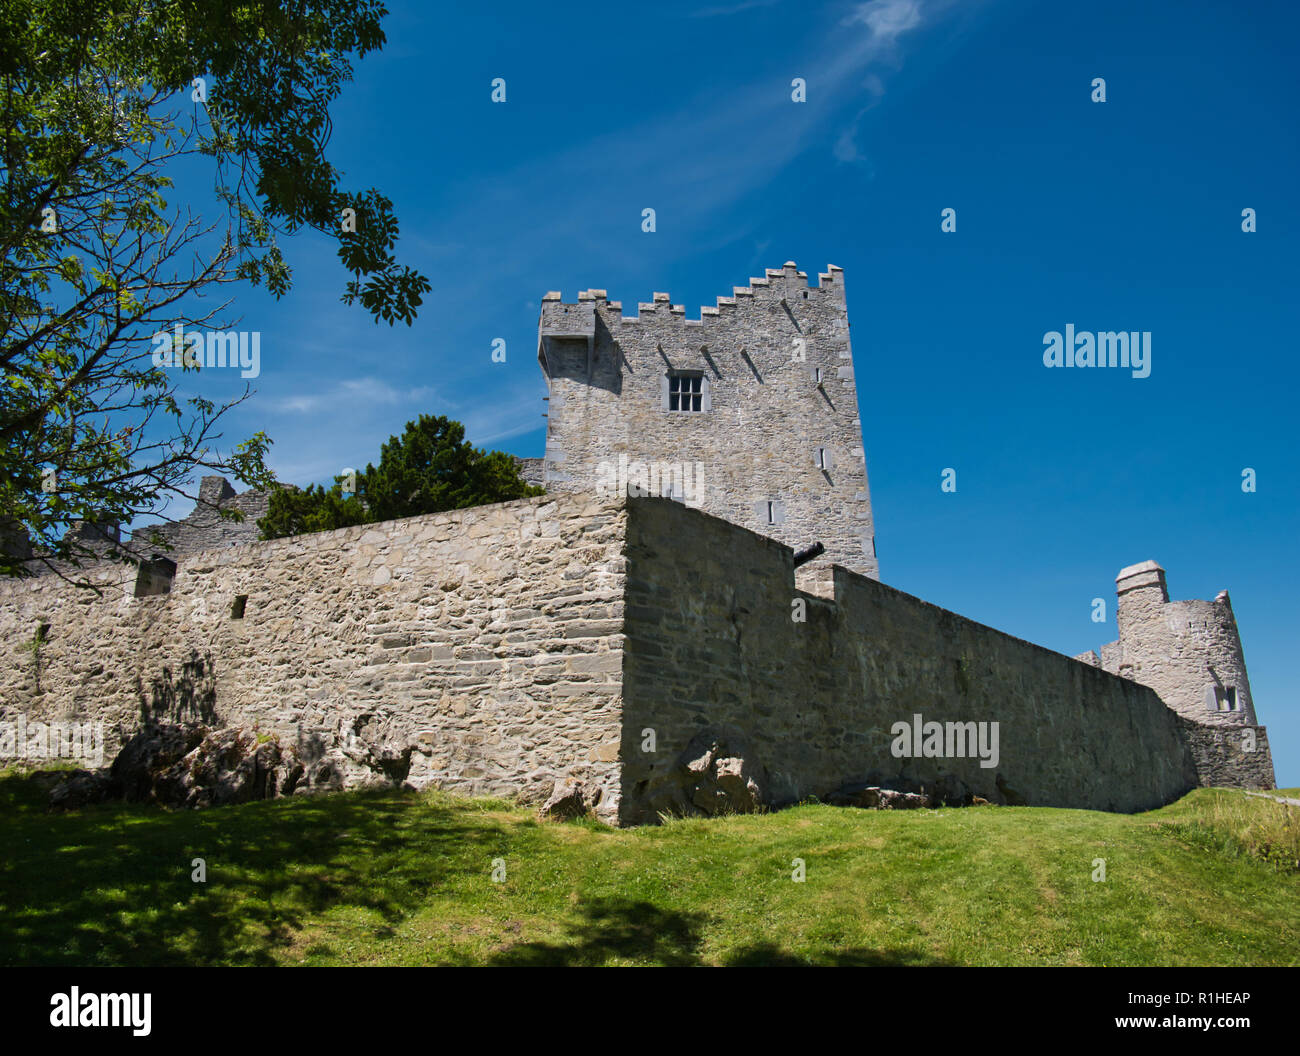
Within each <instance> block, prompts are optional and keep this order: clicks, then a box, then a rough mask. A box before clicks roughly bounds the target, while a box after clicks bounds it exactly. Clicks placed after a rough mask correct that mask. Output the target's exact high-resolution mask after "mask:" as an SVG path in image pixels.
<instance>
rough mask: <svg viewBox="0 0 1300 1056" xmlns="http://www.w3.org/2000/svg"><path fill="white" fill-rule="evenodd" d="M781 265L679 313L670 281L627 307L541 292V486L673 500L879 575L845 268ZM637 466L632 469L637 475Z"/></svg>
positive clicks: (823, 580)
mask: <svg viewBox="0 0 1300 1056" xmlns="http://www.w3.org/2000/svg"><path fill="white" fill-rule="evenodd" d="M819 283H820V284H819V285H818V286H810V285H809V284H808V279H807V276H806V275H805V274H804V273H803V272H801V271H799V270H798V269H797V268H796V266H795V264H794V263H793V262H787V263H786V265H785V266H784V267H783V268H779V269H768V270H767V272H766V274H765V275H764V276H762V277H760V278H752V279H750V280H749V285H748V286H743V287H736V288H735V289H734V291H733V293H732V295H731V296H727V297H719V298H718V299H717V304H716V306H706V307H704V308H702V309H700V317H699V318H698V319H687V318H686V313H685V309H684V308H683V306H682V305H677V304H673V303H671V301H670V299H669V296H668V294H666V293H656V294H654V295H653V298H652V299H651V300H650V301H647V302H644V303H641V304H639V305H637V306H636V309H635V311H634V312H629V313H627V314H625V313H624V310H623V306H622V303H621V302H619V301H610V300H608V299H607V297H606V293H605V291H604V290H586V291H584V292H582V293H580V294H579V295H578V300H577V301H576V302H567V303H566V302H565V301H564V300H562V298H561V295H560V294H559V293H556V292H552V293H548V294H546V296H545V298H544V299H543V301H542V310H541V320H540V324H539V329H538V361H539V363H540V364H541V367H542V370H543V372H544V373H545V375H546V379H547V384H548V386H549V389H550V395H549V409H548V417H547V438H546V456H545V485H546V487H547V488H548V489H550V490H552V491H555V490H574V491H587V492H593V491H595V492H597V493H600V494H608V493H610V492H613V491H615V490H620V489H625V488H626V487H627V486H628V485H629V484H630V485H632V486H633V488H634V489H635V488H636V487H637V486H638V484H639V485H640V487H641V489H642V490H640V491H637V490H633V492H632V493H633V494H646V493H649V494H652V495H655V496H664V497H676V498H678V499H679V500H680V501H683V502H685V503H686V504H687V505H689V506H693V507H695V508H698V509H701V510H704V511H705V512H707V513H711V514H713V515H715V516H718V517H721V518H723V519H725V520H728V521H731V522H732V523H734V524H738V525H742V526H744V527H746V528H750V529H752V530H754V531H757V532H759V533H761V534H763V535H766V536H769V537H770V538H773V539H778V540H780V541H781V542H783V543H786V544H788V545H789V546H791V547H793V548H794V549H802V548H804V547H807V546H809V545H811V544H812V543H814V542H817V541H820V542H822V543H824V544H825V546H826V553H825V555H824V556H823V557H821V558H819V559H817V560H815V561H813V562H811V563H810V564H808V565H806V566H804V567H802V568H800V569H799V573H798V578H799V583H800V585H801V587H804V588H806V589H809V590H815V591H817V592H818V593H821V594H828V593H829V592H830V591H831V589H832V582H831V572H830V570H831V566H832V564H840V565H843V566H844V567H845V568H849V569H852V570H853V571H855V572H858V573H861V574H862V575H866V576H870V577H872V578H878V577H879V564H878V562H877V560H876V552H875V530H874V525H873V519H872V512H871V499H870V492H869V489H868V485H867V467H866V459H865V451H864V445H863V441H862V426H861V422H860V420H859V418H858V399H857V386H856V381H855V378H854V369H853V354H852V349H851V347H850V343H849V320H848V310H847V305H846V301H845V292H844V273H843V271H842V270H841V269H840V268H837V267H833V266H832V267H831V268H830V269H829V270H828V271H827V272H826V273H825V274H822V275H820V276H819ZM642 474H644V475H642Z"/></svg>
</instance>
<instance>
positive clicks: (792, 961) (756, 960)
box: [723, 943, 958, 968]
mask: <svg viewBox="0 0 1300 1056" xmlns="http://www.w3.org/2000/svg"><path fill="white" fill-rule="evenodd" d="M723 964H724V965H725V966H726V967H728V968H819V967H825V968H916V967H941V968H953V967H957V966H958V962H956V961H949V960H945V959H943V958H942V957H931V956H930V955H929V954H926V953H920V952H918V951H916V950H872V949H867V948H865V947H857V948H852V949H845V950H831V951H829V952H826V953H818V954H812V955H810V956H807V957H800V956H797V955H795V954H792V953H790V952H789V951H788V950H783V949H781V947H779V946H774V945H772V944H770V943H762V944H759V945H757V946H749V947H746V948H745V949H743V950H736V951H735V952H733V953H730V954H728V955H727V957H726V959H725V960H724V961H723Z"/></svg>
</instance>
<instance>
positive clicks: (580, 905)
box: [0, 775, 1300, 965]
mask: <svg viewBox="0 0 1300 1056" xmlns="http://www.w3.org/2000/svg"><path fill="white" fill-rule="evenodd" d="M45 801H46V793H45V790H44V789H43V788H42V787H40V779H37V778H33V777H31V776H15V775H10V776H6V777H0V812H2V813H0V817H3V819H4V820H3V822H2V823H0V826H2V828H0V833H2V835H3V847H4V857H3V864H0V963H3V964H6V965H29V964H54V965H122V964H134V965H169V964H174V965H185V964H723V965H732V964H879V965H885V964H917V965H922V964H1067V965H1068V964H1087V965H1107V964H1113V965H1148V964H1150V965H1157V964H1158V965H1168V964H1213V965H1251V964H1268V965H1294V964H1297V963H1298V961H1300V951H1298V950H1297V944H1296V936H1297V935H1298V934H1300V872H1297V871H1296V869H1295V868H1294V867H1293V863H1292V866H1291V867H1288V863H1286V862H1280V861H1272V862H1269V861H1263V860H1260V858H1259V857H1256V856H1255V854H1253V853H1251V852H1252V851H1258V847H1256V846H1255V845H1254V843H1252V838H1251V837H1250V833H1251V832H1257V831H1261V829H1262V830H1268V828H1269V826H1274V827H1276V826H1277V825H1279V824H1280V825H1282V826H1291V829H1290V830H1288V831H1293V830H1294V821H1295V818H1296V816H1297V815H1300V810H1297V809H1296V808H1286V807H1282V806H1281V805H1279V804H1273V803H1270V802H1268V801H1264V800H1256V799H1251V798H1249V797H1245V796H1242V795H1240V794H1238V793H1233V792H1220V791H1216V790H1200V791H1197V792H1194V793H1192V794H1191V795H1189V796H1187V797H1186V798H1185V799H1183V800H1181V801H1179V802H1178V803H1175V804H1173V805H1171V806H1169V807H1166V808H1164V809H1162V810H1158V811H1153V812H1151V813H1148V814H1141V815H1135V816H1128V815H1119V814H1104V813H1096V812H1091V811H1081V810H1053V809H1046V808H1023V807H1021V808H1008V807H974V808H967V809H964V810H956V809H945V810H935V811H929V810H926V811H899V812H891V811H862V810H853V809H843V808H835V807H828V806H820V805H808V806H801V807H798V808H795V809H792V810H787V811H782V812H780V813H777V814H771V815H760V816H747V817H733V818H723V819H714V820H708V821H704V820H699V821H681V822H673V823H671V824H667V825H664V826H661V827H657V828H643V829H635V830H627V831H617V830H612V829H608V828H605V827H603V826H600V825H597V824H595V823H591V822H583V823H578V824H570V825H557V824H539V823H538V822H536V821H535V820H533V817H532V815H531V813H530V812H529V811H527V810H522V809H519V808H516V807H512V806H510V805H509V804H506V803H501V802H495V801H486V800H460V799H454V798H451V797H449V796H445V795H440V794H436V793H426V794H415V793H402V792H383V793H346V794H337V795H332V796H324V797H313V798H301V797H299V798H294V799H289V800H282V801H273V802H265V803H254V804H250V805H247V806H240V807H225V808H219V809H214V810H207V811H198V812H175V813H168V812H163V811H161V810H158V809H154V808H146V807H139V806H123V805H108V806H103V807H94V808H88V809H86V810H83V811H79V812H75V813H68V814H61V815H56V814H49V813H47V812H46V809H45ZM1274 810H1277V811H1282V812H1283V813H1282V814H1280V815H1279V814H1274V813H1270V812H1271V811H1274ZM1288 810H1289V811H1290V812H1291V813H1290V814H1287V813H1286V812H1287V811H1288ZM1279 818H1280V819H1281V821H1280V822H1279V821H1278V819H1279ZM1243 834H1244V835H1243ZM1283 842H1284V841H1283ZM1265 843H1266V845H1267V846H1272V847H1276V846H1278V844H1279V841H1278V839H1276V838H1273V837H1270V839H1269V840H1267V841H1265ZM1274 857H1276V855H1275V856H1274ZM194 858H204V859H205V860H206V863H207V882H206V883H195V882H193V881H192V880H191V872H192V867H191V861H192V859H194ZM796 858H800V859H803V862H804V866H805V870H806V879H805V881H804V882H802V883H797V882H795V881H794V880H793V879H792V873H793V871H794V869H795V866H794V864H793V861H794V859H796ZM1097 858H1102V859H1105V870H1106V878H1105V880H1104V881H1100V882H1095V881H1094V880H1093V875H1094V864H1093V860H1094V859H1097ZM494 859H503V860H504V866H505V880H504V882H502V883H496V882H493V879H492V875H491V874H492V869H493V861H494Z"/></svg>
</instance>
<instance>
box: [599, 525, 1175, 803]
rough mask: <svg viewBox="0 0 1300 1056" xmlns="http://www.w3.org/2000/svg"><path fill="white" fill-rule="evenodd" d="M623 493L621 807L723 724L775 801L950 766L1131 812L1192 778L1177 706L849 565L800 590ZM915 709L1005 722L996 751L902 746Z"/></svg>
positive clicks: (973, 785) (776, 551)
mask: <svg viewBox="0 0 1300 1056" xmlns="http://www.w3.org/2000/svg"><path fill="white" fill-rule="evenodd" d="M629 509H630V517H629V523H628V533H629V537H628V566H627V609H626V620H627V643H626V646H625V650H624V687H623V690H624V692H623V707H624V735H623V759H624V767H623V775H622V780H623V797H622V806H623V818H624V820H625V821H628V822H634V823H635V822H645V821H651V820H653V809H652V804H650V803H649V802H648V801H647V800H646V799H645V797H646V796H647V795H648V794H649V793H650V791H651V790H653V789H654V788H655V787H656V783H657V782H658V781H659V780H661V779H662V778H663V776H664V775H665V774H666V772H667V771H668V770H670V769H671V768H672V766H673V765H674V761H675V760H676V757H677V755H678V753H680V752H681V751H682V750H683V749H684V748H685V747H686V745H687V744H688V743H689V742H690V740H691V738H692V737H693V736H694V735H695V734H696V733H698V732H700V731H701V730H705V729H709V728H713V727H721V726H724V725H725V726H727V727H730V728H732V729H734V730H736V731H738V732H739V734H741V735H742V739H743V741H744V742H745V743H746V745H747V746H748V747H749V749H750V750H751V751H752V753H753V755H754V756H755V761H756V762H757V763H761V765H762V766H763V768H764V769H765V770H766V772H767V779H768V781H769V783H770V789H771V795H772V797H773V798H774V799H775V800H777V801H783V800H784V801H790V800H795V799H799V798H802V797H806V796H810V795H816V796H824V795H826V794H827V793H829V792H832V791H834V790H836V789H837V788H839V787H840V786H841V785H842V784H844V783H846V782H852V781H856V780H868V779H873V780H888V779H890V778H899V777H902V778H910V779H913V780H918V781H922V782H927V781H928V782H933V781H934V780H935V779H936V778H938V777H939V776H940V775H941V774H944V773H947V774H953V775H955V776H956V777H958V778H960V779H961V780H962V781H964V782H965V783H966V784H967V785H968V786H969V787H970V789H971V790H973V791H974V792H975V793H976V794H978V795H981V796H983V797H984V798H986V799H989V800H991V801H993V802H1003V803H1016V802H1024V803H1029V804H1032V805H1037V806H1061V807H1085V808H1093V809H1103V810H1119V811H1135V810H1142V809H1147V808H1150V807H1155V806H1158V805H1160V804H1162V803H1166V802H1168V801H1169V800H1171V799H1173V798H1175V797H1176V796H1178V795H1181V794H1182V793H1183V792H1185V791H1187V790H1188V789H1189V788H1191V787H1193V786H1194V785H1195V784H1196V771H1195V769H1194V765H1193V760H1192V757H1191V755H1190V753H1189V751H1188V749H1187V746H1186V745H1185V743H1184V741H1183V739H1182V738H1181V737H1180V734H1179V730H1178V728H1177V722H1176V716H1175V715H1174V713H1173V712H1171V711H1170V710H1169V709H1168V708H1166V707H1165V706H1164V704H1162V703H1161V701H1160V699H1159V697H1157V696H1156V694H1155V693H1154V692H1153V691H1152V690H1151V689H1149V688H1147V687H1146V686H1142V685H1138V684H1136V683H1134V682H1132V681H1129V680H1127V679H1123V678H1119V677H1116V676H1113V675H1109V674H1107V673H1105V672H1103V671H1100V670H1098V669H1096V668H1094V667H1089V666H1087V665H1085V664H1082V663H1079V662H1077V661H1074V660H1071V659H1069V658H1068V657H1065V656H1062V655H1060V654H1058V653H1054V652H1052V651H1050V650H1047V649H1043V648H1040V647H1038V646H1035V645H1032V644H1030V643H1028V642H1024V641H1021V640H1020V639H1017V638H1013V637H1011V636H1009V635H1006V634H1002V633H1001V632H998V631H995V630H993V629H992V628H989V627H985V626H983V625H981V624H977V623H974V622H972V621H970V620H966V619H963V618H962V617H960V616H957V615H955V614H953V613H950V612H947V611H945V610H943V609H939V608H937V607H935V606H933V605H928V604H926V603H925V602H922V601H920V600H918V599H916V598H914V597H912V596H910V595H908V594H904V593H902V592H900V591H897V590H894V589H892V588H890V587H886V586H884V585H883V584H880V583H878V582H876V581H874V580H871V579H868V578H866V577H864V576H858V575H854V574H853V573H850V572H847V571H845V570H843V569H837V570H836V575H835V600H834V602H833V603H832V602H829V601H825V600H822V599H819V598H817V597H814V596H812V595H808V594H804V593H802V592H800V591H797V590H796V589H795V586H794V580H793V575H792V567H791V565H792V562H791V554H790V551H789V550H788V549H787V548H785V547H783V546H781V545H779V544H777V543H775V542H773V541H771V540H768V539H765V538H762V537H759V536H757V535H755V534H753V533H751V532H748V531H745V530H744V529H742V528H738V527H736V526H734V525H730V524H726V523H724V522H722V521H718V520H716V519H712V518H709V517H705V516H702V515H700V514H698V513H695V512H693V511H689V510H682V509H680V508H679V507H677V506H676V505H675V504H670V503H667V502H664V501H662V500H632V501H631V502H630V503H629ZM800 601H802V603H803V608H804V613H805V615H806V620H805V621H804V622H799V621H798V620H797V619H796V618H795V617H796V616H797V615H798V608H799V606H798V604H797V603H798V602H800ZM917 715H920V716H922V721H923V722H929V721H935V722H939V723H944V724H945V725H946V724H947V723H961V724H967V723H974V724H975V727H974V728H975V729H976V730H978V729H980V724H990V723H996V724H997V737H998V746H997V756H996V762H995V765H991V766H985V765H982V764H983V763H984V762H990V761H992V759H991V757H985V758H981V757H980V756H979V753H978V751H977V750H973V749H968V750H967V754H966V755H965V756H964V757H951V756H939V757H932V758H931V757H920V758H906V757H899V756H896V755H895V754H894V752H893V748H894V744H895V733H894V724H895V723H900V722H901V723H904V724H907V725H909V726H911V725H913V724H914V722H915V721H916V720H915V717H916V716H917ZM962 728H963V730H966V731H969V730H970V729H971V727H969V726H965V725H963V727H962ZM984 729H985V730H989V731H990V732H991V727H988V726H985V727H984ZM645 730H654V731H655V734H656V737H655V744H656V751H655V752H654V753H649V752H646V751H643V750H642V748H641V745H642V744H643V743H644V741H645V737H644V731H645ZM986 743H987V738H986ZM953 747H957V744H956V743H954V745H953ZM946 748H947V744H946V743H945V750H946Z"/></svg>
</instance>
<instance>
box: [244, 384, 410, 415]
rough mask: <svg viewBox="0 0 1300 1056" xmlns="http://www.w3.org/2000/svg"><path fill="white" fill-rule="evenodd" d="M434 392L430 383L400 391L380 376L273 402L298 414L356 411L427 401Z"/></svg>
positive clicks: (275, 405) (278, 406)
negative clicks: (429, 385)
mask: <svg viewBox="0 0 1300 1056" xmlns="http://www.w3.org/2000/svg"><path fill="white" fill-rule="evenodd" d="M433 395H434V392H433V389H431V388H429V387H428V386H427V385H422V386H419V387H417V388H414V389H402V390H399V389H397V388H395V387H393V386H392V385H390V384H388V382H386V381H383V380H382V379H380V378H347V379H344V380H342V381H339V382H338V383H336V384H335V385H334V386H333V387H332V388H330V389H328V390H326V391H324V392H314V393H297V394H295V395H292V396H283V397H281V398H279V399H277V400H272V401H270V402H271V406H272V408H273V409H275V410H278V411H287V412H290V413H295V414H321V413H325V412H342V411H347V412H352V413H356V412H357V411H358V410H359V409H364V408H366V407H377V406H389V407H392V406H398V405H400V404H405V403H420V402H425V401H428V400H429V399H430V398H431V397H432V396H433Z"/></svg>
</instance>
